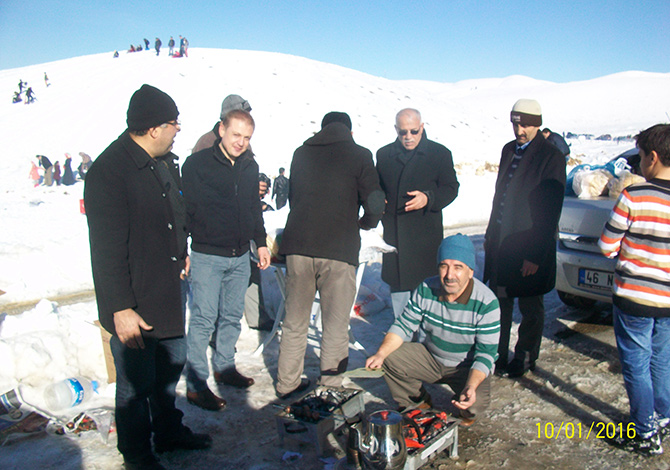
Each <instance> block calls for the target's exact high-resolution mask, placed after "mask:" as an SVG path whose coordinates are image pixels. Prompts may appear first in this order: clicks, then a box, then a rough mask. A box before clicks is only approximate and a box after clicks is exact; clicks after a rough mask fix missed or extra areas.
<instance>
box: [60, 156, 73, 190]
mask: <svg viewBox="0 0 670 470" xmlns="http://www.w3.org/2000/svg"><path fill="white" fill-rule="evenodd" d="M75 182H76V180H75V179H74V172H73V171H72V156H71V155H70V154H69V153H66V154H65V163H64V164H63V179H62V183H63V185H65V186H72V185H73V184H74V183H75Z"/></svg>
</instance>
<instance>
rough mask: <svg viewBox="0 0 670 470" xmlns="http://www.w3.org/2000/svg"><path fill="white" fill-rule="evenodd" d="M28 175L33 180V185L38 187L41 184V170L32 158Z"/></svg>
mask: <svg viewBox="0 0 670 470" xmlns="http://www.w3.org/2000/svg"><path fill="white" fill-rule="evenodd" d="M28 177H29V178H30V179H31V180H33V187H35V188H36V187H38V186H39V185H40V179H41V178H40V171H39V168H37V165H35V162H33V161H32V160H31V162H30V173H29V174H28Z"/></svg>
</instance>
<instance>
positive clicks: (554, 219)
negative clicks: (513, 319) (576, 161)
mask: <svg viewBox="0 0 670 470" xmlns="http://www.w3.org/2000/svg"><path fill="white" fill-rule="evenodd" d="M515 148H516V142H515V141H512V142H509V143H507V144H506V145H505V146H504V147H503V150H502V155H501V158H500V167H499V169H498V178H497V180H496V191H495V195H494V197H493V209H492V211H491V217H490V219H489V225H488V228H487V230H486V239H485V245H484V248H485V251H486V255H485V256H486V263H485V267H484V281H485V282H487V281H488V282H489V285H490V286H491V288H492V289H493V290H494V292H496V290H497V287H498V286H504V287H506V292H507V296H508V297H530V296H535V295H543V294H546V293H547V292H549V291H551V289H553V288H554V285H555V282H556V234H557V229H558V219H559V218H560V216H561V209H562V207H563V193H564V191H565V157H564V156H563V155H562V154H561V152H560V150H558V149H557V148H556V147H555V146H554V145H552V144H550V143H549V142H547V141H546V140H545V138H544V136H543V135H542V133H541V132H538V133H537V135H536V136H535V138H534V139H533V140H532V141H531V143H530V144H529V145H528V147H527V148H526V150H525V152H524V154H523V157H522V158H521V161H520V162H519V166H518V167H517V169H516V172H515V173H514V177H513V178H512V180H511V181H510V182H509V186H508V188H507V193H506V196H505V200H504V206H503V207H504V209H503V210H502V218H501V223H500V224H498V223H497V222H496V219H497V218H498V216H499V215H498V208H499V207H500V204H501V202H502V193H503V189H502V182H503V180H504V179H505V178H506V177H507V170H508V169H509V166H510V164H511V163H512V159H513V158H514V150H515ZM524 260H528V261H530V262H532V263H534V264H537V265H538V266H539V269H538V271H537V273H536V274H534V275H531V276H526V277H522V275H521V266H522V265H523V261H524Z"/></svg>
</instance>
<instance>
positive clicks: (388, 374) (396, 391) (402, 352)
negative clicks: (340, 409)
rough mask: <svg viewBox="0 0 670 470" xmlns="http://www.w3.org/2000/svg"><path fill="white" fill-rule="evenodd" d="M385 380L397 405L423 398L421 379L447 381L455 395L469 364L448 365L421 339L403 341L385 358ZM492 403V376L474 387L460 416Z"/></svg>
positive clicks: (411, 404) (471, 416)
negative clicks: (472, 400) (473, 395)
mask: <svg viewBox="0 0 670 470" xmlns="http://www.w3.org/2000/svg"><path fill="white" fill-rule="evenodd" d="M383 368H384V380H386V384H387V385H388V387H389V390H390V391H391V395H393V399H394V400H395V401H396V402H397V403H398V406H400V407H403V408H406V407H411V406H415V405H418V404H419V403H421V401H423V399H422V398H423V397H425V394H426V391H425V390H424V389H423V383H424V382H426V383H443V384H447V385H449V387H450V388H451V390H452V391H453V392H454V396H455V397H458V396H459V395H460V394H461V392H462V391H463V388H464V387H465V384H466V382H467V380H468V376H469V374H470V369H469V368H468V367H447V366H444V365H442V364H440V363H439V362H437V361H436V360H435V358H434V357H433V355H432V354H431V353H430V352H429V351H428V349H426V346H424V345H423V344H422V343H403V345H402V346H400V347H399V348H398V349H396V350H395V351H394V352H392V353H391V354H389V356H388V357H387V358H386V359H384V365H383ZM490 403H491V376H490V375H489V376H488V377H486V379H484V381H483V382H482V383H481V384H480V385H479V387H477V400H476V401H475V403H474V404H473V405H472V406H471V407H470V408H468V409H467V410H459V411H460V415H461V418H474V417H475V416H477V415H478V414H481V413H482V412H483V411H484V410H485V409H486V408H488V406H489V404H490Z"/></svg>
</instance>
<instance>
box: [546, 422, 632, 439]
mask: <svg viewBox="0 0 670 470" xmlns="http://www.w3.org/2000/svg"><path fill="white" fill-rule="evenodd" d="M536 425H537V438H538V439H560V438H564V439H615V438H617V437H620V438H628V439H633V438H634V437H635V423H628V424H626V425H624V424H623V423H618V424H615V423H604V422H602V421H597V422H596V421H594V422H592V423H591V425H590V426H589V427H586V426H584V425H582V423H572V422H565V421H563V422H561V423H560V424H559V423H556V424H554V423H552V422H546V423H536Z"/></svg>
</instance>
